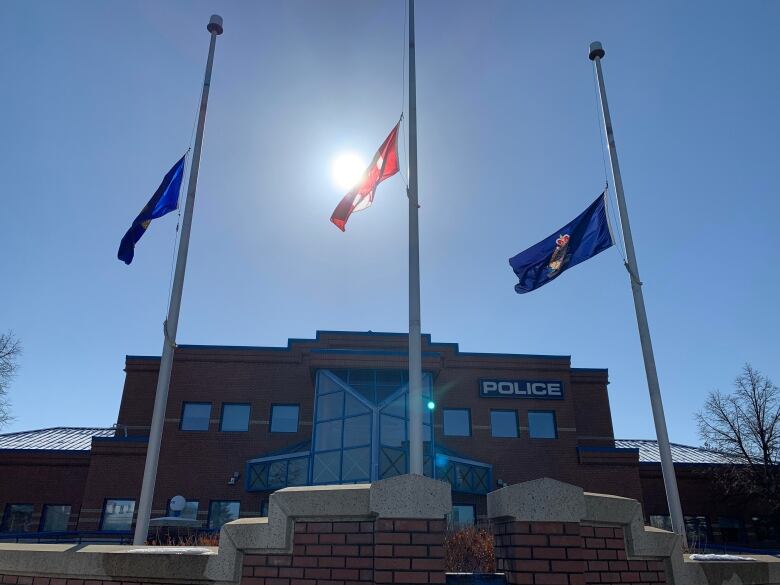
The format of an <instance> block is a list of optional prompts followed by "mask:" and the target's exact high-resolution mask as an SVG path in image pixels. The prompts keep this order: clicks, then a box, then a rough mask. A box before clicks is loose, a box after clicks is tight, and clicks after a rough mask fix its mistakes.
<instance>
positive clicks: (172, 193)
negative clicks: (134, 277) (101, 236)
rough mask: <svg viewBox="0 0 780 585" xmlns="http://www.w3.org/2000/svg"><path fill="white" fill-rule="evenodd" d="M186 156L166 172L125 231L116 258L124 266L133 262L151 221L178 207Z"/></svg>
mask: <svg viewBox="0 0 780 585" xmlns="http://www.w3.org/2000/svg"><path fill="white" fill-rule="evenodd" d="M186 156H187V155H184V156H183V157H181V159H179V162H177V163H176V164H175V165H173V168H171V170H170V171H168V174H166V175H165V177H164V178H163V180H162V183H160V186H159V187H157V191H155V192H154V195H152V198H151V199H149V203H147V204H146V205H145V206H144V208H143V209H142V210H141V213H139V214H138V217H136V218H135V220H133V225H131V226H130V229H129V230H127V233H126V234H125V236H124V237H123V238H122V241H121V243H120V244H119V252H118V253H117V258H119V259H120V260H121V261H122V262H124V263H125V264H130V263H131V262H132V261H133V255H134V254H135V245H136V244H137V243H138V240H140V239H141V236H143V235H144V234H145V233H146V229H147V228H148V227H149V224H150V223H151V222H152V220H153V219H157V218H158V217H162V216H163V215H165V214H166V213H170V212H171V211H173V210H174V209H176V207H178V204H179V191H180V190H181V181H182V178H183V176H184V158H185V157H186Z"/></svg>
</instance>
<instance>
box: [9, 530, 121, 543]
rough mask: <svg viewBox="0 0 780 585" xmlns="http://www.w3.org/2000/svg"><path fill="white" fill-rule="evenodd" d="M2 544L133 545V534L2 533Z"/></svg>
mask: <svg viewBox="0 0 780 585" xmlns="http://www.w3.org/2000/svg"><path fill="white" fill-rule="evenodd" d="M0 542H26V543H35V544H56V543H61V542H62V543H77V544H132V543H133V533H132V532H130V531H129V530H128V531H124V530H118V531H99V530H94V531H84V530H80V531H68V532H0Z"/></svg>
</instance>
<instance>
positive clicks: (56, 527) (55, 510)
mask: <svg viewBox="0 0 780 585" xmlns="http://www.w3.org/2000/svg"><path fill="white" fill-rule="evenodd" d="M68 520H70V506H52V505H46V506H44V507H43V522H42V524H41V530H42V531H43V532H65V531H66V530H67V529H68Z"/></svg>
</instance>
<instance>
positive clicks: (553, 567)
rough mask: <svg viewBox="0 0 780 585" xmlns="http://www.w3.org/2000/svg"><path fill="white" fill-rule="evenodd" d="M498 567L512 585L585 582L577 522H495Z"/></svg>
mask: <svg viewBox="0 0 780 585" xmlns="http://www.w3.org/2000/svg"><path fill="white" fill-rule="evenodd" d="M494 532H495V551H496V568H497V569H498V571H500V572H504V573H506V577H507V582H508V583H509V585H526V584H531V585H532V584H536V583H544V584H548V585H584V584H585V568H586V566H585V562H584V561H583V560H582V556H581V553H582V538H581V537H580V525H579V523H578V522H519V521H516V520H510V521H506V522H499V523H497V524H496V525H495V528H494Z"/></svg>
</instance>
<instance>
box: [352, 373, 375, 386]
mask: <svg viewBox="0 0 780 585" xmlns="http://www.w3.org/2000/svg"><path fill="white" fill-rule="evenodd" d="M375 381H376V380H375V377H374V370H350V371H349V385H350V386H353V385H355V384H368V385H372V386H373V385H374V383H375Z"/></svg>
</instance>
